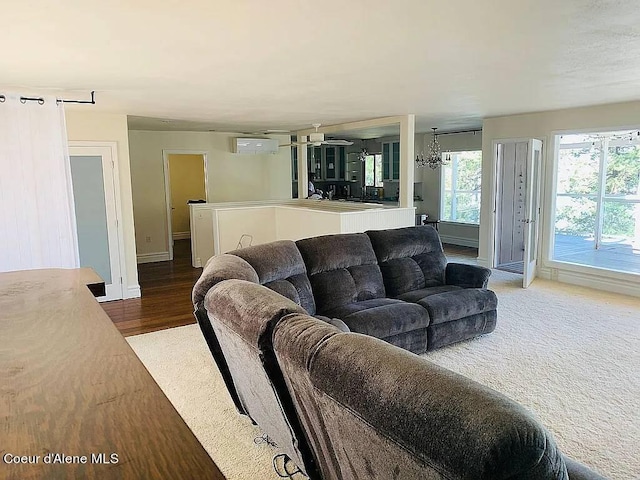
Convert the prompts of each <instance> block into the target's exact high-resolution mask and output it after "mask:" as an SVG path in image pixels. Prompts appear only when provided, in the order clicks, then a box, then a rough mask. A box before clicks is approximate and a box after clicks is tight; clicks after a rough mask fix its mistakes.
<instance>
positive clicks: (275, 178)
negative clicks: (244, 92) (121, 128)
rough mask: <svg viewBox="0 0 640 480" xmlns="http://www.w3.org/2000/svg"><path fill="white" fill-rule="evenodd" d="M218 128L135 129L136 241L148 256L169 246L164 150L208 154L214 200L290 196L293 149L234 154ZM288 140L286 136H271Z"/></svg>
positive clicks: (228, 136)
mask: <svg viewBox="0 0 640 480" xmlns="http://www.w3.org/2000/svg"><path fill="white" fill-rule="evenodd" d="M238 136H241V135H239V134H231V133H217V132H151V131H139V130H131V131H130V132H129V147H130V151H131V182H132V185H133V207H134V217H135V222H136V246H137V249H138V254H139V255H143V256H145V255H146V256H149V255H162V254H166V253H167V252H168V250H169V245H168V238H167V218H166V204H165V189H164V171H163V159H162V151H163V150H191V151H202V152H205V153H206V155H207V193H208V201H209V202H212V203H217V202H228V201H243V200H266V199H284V198H290V197H291V150H290V149H289V148H281V149H280V151H279V152H278V153H277V154H275V155H239V154H235V153H232V139H233V138H236V137H238ZM272 138H277V139H278V140H280V142H281V143H287V142H288V141H289V137H288V136H287V135H279V136H272Z"/></svg>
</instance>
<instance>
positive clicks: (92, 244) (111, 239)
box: [69, 146, 123, 301]
mask: <svg viewBox="0 0 640 480" xmlns="http://www.w3.org/2000/svg"><path fill="white" fill-rule="evenodd" d="M69 159H70V162H71V183H72V186H73V201H74V205H75V214H76V226H77V231H78V249H79V252H80V266H82V267H91V268H93V269H94V270H95V271H96V273H98V275H100V277H101V278H102V279H103V280H104V283H105V286H106V295H105V296H104V297H100V298H98V300H99V301H108V300H119V299H121V298H123V291H122V276H121V271H120V248H119V241H118V238H119V236H118V217H117V208H116V195H115V183H114V164H113V158H112V154H111V148H110V147H97V146H96V147H79V146H70V147H69Z"/></svg>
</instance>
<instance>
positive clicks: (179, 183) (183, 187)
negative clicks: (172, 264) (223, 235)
mask: <svg viewBox="0 0 640 480" xmlns="http://www.w3.org/2000/svg"><path fill="white" fill-rule="evenodd" d="M163 158H164V171H165V193H166V202H167V238H168V245H169V259H170V260H173V247H174V242H175V241H176V240H187V239H190V238H191V224H190V212H189V202H193V201H199V202H206V201H207V177H206V170H207V157H206V152H193V151H175V150H164V151H163Z"/></svg>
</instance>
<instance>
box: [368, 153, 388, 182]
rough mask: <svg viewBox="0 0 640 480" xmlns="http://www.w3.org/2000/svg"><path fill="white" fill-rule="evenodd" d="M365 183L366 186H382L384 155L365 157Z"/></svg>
mask: <svg viewBox="0 0 640 480" xmlns="http://www.w3.org/2000/svg"><path fill="white" fill-rule="evenodd" d="M364 184H365V186H366V187H382V186H384V184H383V182H382V155H381V154H379V153H376V154H375V155H367V156H366V157H364Z"/></svg>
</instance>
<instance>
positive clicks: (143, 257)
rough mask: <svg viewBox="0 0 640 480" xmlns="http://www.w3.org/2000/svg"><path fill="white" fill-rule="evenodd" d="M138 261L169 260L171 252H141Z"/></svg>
mask: <svg viewBox="0 0 640 480" xmlns="http://www.w3.org/2000/svg"><path fill="white" fill-rule="evenodd" d="M137 260H138V263H153V262H167V261H169V252H155V253H140V254H138V257H137Z"/></svg>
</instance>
